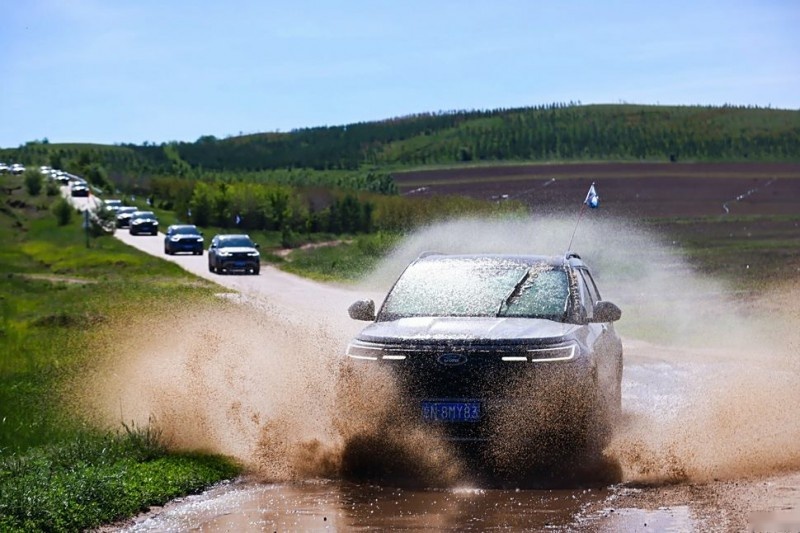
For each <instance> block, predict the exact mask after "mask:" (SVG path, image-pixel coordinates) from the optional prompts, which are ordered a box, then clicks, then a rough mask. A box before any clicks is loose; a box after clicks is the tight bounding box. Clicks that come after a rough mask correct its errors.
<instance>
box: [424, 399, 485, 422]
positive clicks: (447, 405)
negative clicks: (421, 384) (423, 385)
mask: <svg viewBox="0 0 800 533" xmlns="http://www.w3.org/2000/svg"><path fill="white" fill-rule="evenodd" d="M482 410H483V409H482V405H481V402H480V401H478V400H461V401H452V400H449V401H424V402H422V419H423V420H426V421H429V422H477V421H479V420H480V419H481V414H482V413H481V412H482Z"/></svg>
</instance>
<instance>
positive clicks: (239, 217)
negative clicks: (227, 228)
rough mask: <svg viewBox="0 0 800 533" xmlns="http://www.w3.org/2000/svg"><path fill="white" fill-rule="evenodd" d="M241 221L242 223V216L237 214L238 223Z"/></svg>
mask: <svg viewBox="0 0 800 533" xmlns="http://www.w3.org/2000/svg"><path fill="white" fill-rule="evenodd" d="M241 223H242V217H241V216H240V215H236V225H237V226H238V225H239V224H241Z"/></svg>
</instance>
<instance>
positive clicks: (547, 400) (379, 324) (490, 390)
mask: <svg viewBox="0 0 800 533" xmlns="http://www.w3.org/2000/svg"><path fill="white" fill-rule="evenodd" d="M374 309H375V307H374V303H373V302H372V301H371V300H362V301H359V302H356V303H354V304H353V305H352V306H351V307H350V309H349V312H350V316H351V318H354V319H359V320H371V321H373V323H372V324H369V325H368V326H367V327H365V328H364V329H363V330H362V331H361V333H360V334H359V335H358V336H357V337H356V338H354V339H353V340H352V341H351V342H350V344H349V345H348V347H347V356H348V357H347V359H346V362H347V364H348V365H350V366H351V368H352V366H353V365H365V364H366V365H382V366H384V367H386V368H387V369H388V371H389V372H390V373H391V374H392V375H393V376H394V377H395V379H396V382H397V385H398V388H399V390H400V391H401V395H402V397H403V401H402V407H401V408H400V411H401V412H400V413H396V414H395V415H394V416H400V417H403V418H410V419H416V420H418V421H419V422H420V423H422V424H427V425H433V426H435V427H436V428H437V429H438V430H440V431H441V432H442V433H443V435H444V436H445V438H446V439H448V440H451V441H463V442H476V443H480V442H487V441H488V442H491V441H496V440H506V439H508V438H510V436H515V437H518V436H519V435H520V434H521V433H520V431H521V429H520V428H522V427H524V428H525V431H527V432H528V437H529V438H528V437H525V438H526V439H527V440H528V441H530V442H534V441H535V440H537V438H538V439H539V440H540V441H541V439H544V440H545V441H546V442H549V443H552V442H554V441H553V439H554V438H560V437H566V438H567V439H568V440H570V441H575V442H577V441H579V440H581V439H584V438H586V437H587V436H588V435H590V434H591V433H593V432H600V431H605V430H606V429H607V428H608V425H609V423H610V421H611V420H612V419H613V418H614V417H615V416H616V414H617V412H618V411H619V409H620V402H621V379H622V344H621V342H620V339H619V337H618V336H617V334H616V333H615V331H614V326H613V322H614V321H615V320H618V319H619V318H620V316H621V311H620V310H619V308H618V307H617V306H615V305H614V304H612V303H610V302H606V301H603V300H602V299H601V297H600V294H599V292H598V290H597V288H596V285H595V283H594V280H593V279H592V276H591V274H590V272H589V269H588V268H587V267H586V265H585V264H584V263H583V261H582V260H581V259H580V258H579V257H578V256H577V255H576V254H567V255H566V256H563V257H545V256H523V255H442V254H424V255H422V256H420V257H419V258H418V259H417V260H416V261H414V262H413V263H412V264H411V265H409V267H408V268H407V269H406V270H405V272H404V273H403V274H402V275H401V276H400V278H399V279H398V280H397V282H396V283H395V285H394V286H393V288H392V289H391V291H390V292H389V294H388V295H387V297H386V299H385V301H384V303H383V305H382V307H381V309H380V310H379V312H378V313H377V314H376V313H375V311H374ZM356 368H357V367H356Z"/></svg>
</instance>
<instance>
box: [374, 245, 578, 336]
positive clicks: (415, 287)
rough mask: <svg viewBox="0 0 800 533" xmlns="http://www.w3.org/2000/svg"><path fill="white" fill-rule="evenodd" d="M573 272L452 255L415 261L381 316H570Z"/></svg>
mask: <svg viewBox="0 0 800 533" xmlns="http://www.w3.org/2000/svg"><path fill="white" fill-rule="evenodd" d="M569 285H570V284H569V278H568V274H567V272H566V270H565V269H564V268H562V267H558V266H553V265H548V264H545V263H540V264H535V265H533V266H529V265H527V264H523V263H520V262H516V261H511V260H505V259H495V258H486V259H484V260H478V261H476V260H475V259H463V258H457V257H453V258H446V259H440V260H437V261H423V262H418V263H415V264H413V265H411V266H410V267H409V268H408V269H407V270H406V271H405V272H404V273H403V275H402V276H401V277H400V279H399V280H398V281H397V283H396V284H395V286H394V288H393V289H392V291H391V292H390V293H389V295H388V296H387V298H386V301H385V303H384V305H383V309H382V310H381V314H380V316H379V317H378V320H379V321H386V320H396V319H399V318H410V317H424V316H429V317H430V316H439V317H522V318H544V319H549V320H556V321H561V322H563V321H565V320H566V318H567V307H568V301H569Z"/></svg>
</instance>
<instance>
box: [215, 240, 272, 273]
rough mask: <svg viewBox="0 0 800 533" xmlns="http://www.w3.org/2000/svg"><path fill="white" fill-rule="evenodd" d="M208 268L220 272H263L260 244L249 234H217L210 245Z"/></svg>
mask: <svg viewBox="0 0 800 533" xmlns="http://www.w3.org/2000/svg"><path fill="white" fill-rule="evenodd" d="M208 270H209V272H216V273H218V274H223V273H224V274H229V273H233V272H241V273H243V274H247V273H248V272H250V273H252V274H254V275H258V274H259V272H261V254H259V253H258V244H257V243H254V242H253V240H252V239H251V238H250V236H249V235H242V234H237V235H215V236H214V238H213V239H211V244H210V245H209V246H208Z"/></svg>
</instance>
